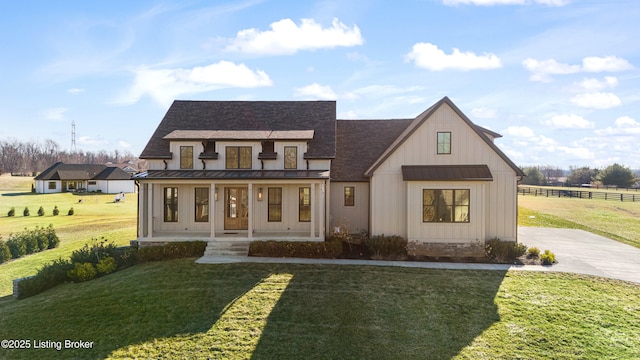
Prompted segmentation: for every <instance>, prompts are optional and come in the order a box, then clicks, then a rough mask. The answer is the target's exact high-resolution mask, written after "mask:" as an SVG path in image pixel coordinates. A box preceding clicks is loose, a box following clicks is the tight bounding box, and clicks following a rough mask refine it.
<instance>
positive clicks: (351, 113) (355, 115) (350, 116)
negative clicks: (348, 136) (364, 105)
mask: <svg viewBox="0 0 640 360" xmlns="http://www.w3.org/2000/svg"><path fill="white" fill-rule="evenodd" d="M338 118H339V119H357V118H358V113H356V112H355V111H353V110H349V111H347V112H342V113H340V114H338Z"/></svg>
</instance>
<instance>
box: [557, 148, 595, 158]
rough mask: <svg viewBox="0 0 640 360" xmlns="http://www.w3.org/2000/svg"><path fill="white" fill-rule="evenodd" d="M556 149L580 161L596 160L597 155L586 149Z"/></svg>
mask: <svg viewBox="0 0 640 360" xmlns="http://www.w3.org/2000/svg"><path fill="white" fill-rule="evenodd" d="M556 149H557V150H559V151H562V152H564V153H565V154H568V155H570V156H573V157H574V158H576V159H580V160H589V159H593V158H595V154H594V153H593V152H592V151H591V150H589V149H588V148H586V147H580V146H578V147H569V146H557V147H556Z"/></svg>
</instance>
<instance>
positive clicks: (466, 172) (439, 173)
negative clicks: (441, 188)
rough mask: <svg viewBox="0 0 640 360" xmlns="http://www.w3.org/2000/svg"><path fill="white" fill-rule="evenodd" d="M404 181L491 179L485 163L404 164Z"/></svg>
mask: <svg viewBox="0 0 640 360" xmlns="http://www.w3.org/2000/svg"><path fill="white" fill-rule="evenodd" d="M402 180H405V181H492V180H493V176H492V175H491V171H490V170H489V167H488V166H487V165H404V166H402Z"/></svg>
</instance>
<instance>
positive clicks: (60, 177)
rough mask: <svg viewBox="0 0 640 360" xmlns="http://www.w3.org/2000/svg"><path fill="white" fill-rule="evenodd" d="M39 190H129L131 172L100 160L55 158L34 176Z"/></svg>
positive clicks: (131, 189) (133, 187)
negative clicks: (80, 161) (77, 161)
mask: <svg viewBox="0 0 640 360" xmlns="http://www.w3.org/2000/svg"><path fill="white" fill-rule="evenodd" d="M34 180H35V183H36V186H35V190H36V192H37V193H39V194H49V193H59V192H102V193H107V194H116V193H120V192H124V193H132V192H134V191H135V183H134V182H133V180H131V174H129V173H127V172H125V171H124V170H122V169H120V168H118V167H112V166H106V165H100V164H65V163H62V162H57V163H55V164H53V165H51V166H50V167H49V168H48V169H46V170H45V171H43V172H42V173H40V174H39V175H38V176H36V177H35V178H34Z"/></svg>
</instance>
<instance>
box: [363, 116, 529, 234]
mask: <svg viewBox="0 0 640 360" xmlns="http://www.w3.org/2000/svg"><path fill="white" fill-rule="evenodd" d="M447 131H450V132H451V154H447V155H438V154H436V151H437V149H436V146H437V141H436V137H437V135H436V134H437V132H447ZM473 164H482V165H487V166H488V167H489V170H490V171H491V174H492V175H493V181H490V182H486V184H487V185H486V188H485V189H484V200H483V201H484V206H483V210H484V211H485V214H486V216H485V218H484V221H485V224H484V228H485V234H484V236H483V237H482V238H481V239H478V240H486V239H489V238H493V237H498V238H500V239H503V240H515V239H516V221H517V219H516V216H517V204H516V202H517V199H516V195H517V192H516V188H517V177H516V174H515V171H514V170H513V169H512V168H511V167H510V166H509V164H507V163H506V162H505V161H504V160H503V159H502V158H501V157H500V156H499V155H498V154H497V153H496V152H495V151H494V150H493V149H492V148H491V147H490V146H489V145H488V144H487V143H485V142H484V140H483V139H482V138H480V137H479V136H478V134H477V133H476V132H475V131H474V130H473V129H472V128H471V127H470V126H469V125H468V124H467V123H466V122H465V121H464V120H463V119H461V118H460V117H459V116H458V114H457V113H456V112H455V111H454V110H453V109H452V108H451V107H449V105H447V104H443V105H442V106H440V107H439V108H438V109H437V110H436V111H435V112H434V113H433V114H431V116H430V118H428V119H426V120H425V121H424V122H423V123H422V125H421V126H420V127H419V128H417V129H416V130H415V131H414V132H413V133H412V134H411V135H410V136H409V137H408V138H407V139H405V141H404V142H403V143H402V144H400V146H398V148H397V149H396V150H395V151H394V152H393V153H392V154H390V155H389V157H388V158H387V159H386V160H385V161H383V162H382V163H381V164H380V166H379V167H378V168H377V169H376V170H375V171H374V172H373V176H372V177H371V183H370V184H371V233H372V234H373V235H380V234H385V235H400V236H403V237H405V238H406V237H407V235H408V234H407V221H408V220H409V219H407V185H406V183H405V181H404V180H403V179H402V170H401V167H402V165H473ZM450 183H451V182H442V184H443V188H445V187H447V188H448V187H449V186H453V184H450ZM471 196H472V197H473V198H476V195H471ZM420 199H422V198H421V197H420ZM420 201H421V200H420ZM478 211H479V210H478ZM471 216H472V221H474V220H473V219H474V218H477V214H475V213H472V214H471ZM420 220H421V218H420ZM454 226H456V225H454ZM409 240H411V239H409Z"/></svg>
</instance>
